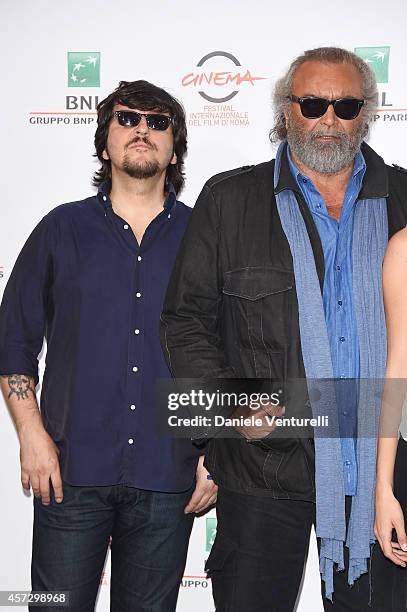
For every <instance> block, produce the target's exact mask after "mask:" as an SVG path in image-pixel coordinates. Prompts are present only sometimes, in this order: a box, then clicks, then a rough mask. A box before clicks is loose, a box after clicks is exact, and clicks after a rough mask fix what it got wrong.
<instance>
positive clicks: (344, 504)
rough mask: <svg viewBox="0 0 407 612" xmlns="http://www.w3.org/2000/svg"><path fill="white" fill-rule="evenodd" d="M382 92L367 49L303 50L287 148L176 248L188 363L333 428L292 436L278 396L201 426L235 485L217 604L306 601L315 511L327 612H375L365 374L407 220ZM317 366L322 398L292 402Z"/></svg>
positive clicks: (377, 365)
mask: <svg viewBox="0 0 407 612" xmlns="http://www.w3.org/2000/svg"><path fill="white" fill-rule="evenodd" d="M376 99H377V90H376V83H375V78H374V75H373V73H372V72H371V70H370V69H369V67H368V66H367V65H366V64H365V63H364V62H363V61H362V60H361V59H360V58H358V57H357V56H356V55H354V54H353V53H350V52H348V51H346V50H344V49H339V48H328V47H327V48H319V49H314V50H311V51H307V52H305V53H304V54H303V55H301V56H300V57H298V58H297V59H296V60H294V61H293V63H292V64H291V66H290V67H289V69H288V72H287V74H286V75H285V76H284V77H283V78H282V79H280V80H279V81H278V82H277V84H276V87H275V92H274V106H275V114H276V124H275V127H274V129H273V130H272V131H271V138H272V140H274V141H279V142H280V146H279V149H278V152H277V156H276V160H273V161H271V162H266V163H263V164H259V165H257V166H247V167H243V168H239V169H237V170H232V171H230V172H225V173H223V174H220V175H218V176H215V177H213V178H211V179H210V180H209V181H208V182H207V183H206V185H205V186H204V188H203V191H202V193H201V195H200V197H199V199H198V202H197V204H196V206H195V209H194V212H193V215H192V219H191V222H190V225H189V227H188V231H187V233H186V235H185V237H184V240H183V243H182V246H181V248H180V251H179V254H178V256H177V260H176V263H175V266H174V271H173V275H172V277H171V280H170V284H169V288H168V292H167V297H166V302H165V306H164V312H163V316H162V322H163V323H162V342H163V345H164V346H165V350H166V353H167V355H168V361H169V363H170V364H171V369H172V372H173V374H174V375H175V376H176V377H183V378H187V377H189V378H198V377H204V378H205V379H210V378H225V379H228V380H230V378H239V379H245V378H250V379H260V380H259V381H258V385H259V387H260V388H270V385H271V386H273V381H277V382H278V381H280V383H279V385H281V381H282V383H283V384H282V387H283V389H282V390H283V391H284V396H285V416H289V415H290V414H294V415H295V414H298V413H301V411H304V410H306V409H307V408H306V407H307V406H308V407H309V408H310V409H311V410H312V415H313V416H314V417H317V416H321V415H322V416H323V415H324V414H325V413H326V414H328V412H329V417H330V423H332V429H330V430H329V434H328V435H327V436H324V435H323V431H322V429H320V430H318V429H317V430H316V432H315V433H316V435H315V437H314V439H310V437H309V436H308V437H306V436H304V434H302V435H301V432H300V431H299V430H297V432H294V433H295V435H297V437H295V435H293V434H292V431H291V434H290V435H291V437H285V438H284V433H283V434H282V435H280V434H281V432H278V431H276V430H275V429H274V431H273V429H272V427H270V426H269V425H268V422H267V419H266V417H267V416H268V415H271V414H273V409H272V406H271V405H269V404H266V405H265V406H264V407H263V408H262V409H261V410H258V411H257V412H256V417H257V419H258V423H259V426H258V427H254V426H253V425H251V424H250V423H249V426H246V425H245V426H242V427H240V428H239V433H240V439H236V438H235V439H231V438H230V437H224V438H223V439H221V435H220V434H219V435H218V436H217V437H216V436H214V435H213V431H211V430H207V431H202V432H201V435H202V437H205V436H206V437H208V438H211V437H212V439H211V440H210V442H209V447H208V450H207V454H206V465H207V467H208V469H209V471H210V472H211V473H212V476H213V478H214V480H215V482H216V483H217V484H218V486H219V495H218V503H217V515H218V532H217V536H216V540H215V543H214V546H213V549H212V551H211V554H210V556H209V559H208V561H207V566H206V567H207V570H208V572H209V574H210V576H211V577H212V584H213V593H214V599H215V603H216V609H217V611H218V612H229V611H230V612H232V611H233V612H255V611H256V612H257V611H258V612H260V611H261V612H268V611H269V610H273V611H274V612H288V611H291V610H293V608H294V606H295V602H296V598H297V594H298V590H299V587H300V583H301V577H302V573H303V566H304V560H305V558H306V554H307V548H308V543H309V536H310V530H311V526H312V524H313V522H314V521H315V522H316V533H317V536H318V544H319V549H320V571H321V578H322V581H321V585H322V592H323V595H324V598H323V600H324V607H325V609H326V610H345V609H346V610H354V611H355V612H356V611H358V612H360V611H361V610H371V609H372V608H370V607H369V600H370V595H371V593H370V589H369V575H368V569H369V558H370V547H371V544H372V542H373V541H374V533H373V518H374V511H373V507H372V498H373V495H372V492H373V488H374V474H375V451H376V439H375V433H373V435H371V434H370V435H369V433H370V432H372V431H373V432H374V430H375V424H376V423H377V414H378V409H379V406H378V404H379V402H380V395H378V396H373V398H372V397H371V395H369V393H370V388H369V385H367V387H366V388H364V390H363V393H362V390H360V389H359V388H358V380H359V378H361V379H362V378H363V379H365V378H367V379H368V378H372V379H380V378H381V377H382V376H383V372H384V362H385V353H386V338H385V321H384V314H383V304H382V292H381V266H382V259H383V253H384V249H385V246H386V243H387V240H388V234H390V235H391V234H393V233H394V232H395V231H397V230H398V229H400V228H401V227H404V226H405V224H406V222H407V195H406V194H407V175H406V173H405V171H402V170H401V169H400V168H398V167H396V168H392V167H389V166H386V165H385V163H384V162H383V159H382V158H381V157H379V155H378V154H377V153H375V151H373V150H372V149H371V148H370V147H369V146H368V145H367V144H366V143H365V142H364V139H365V138H366V137H367V136H368V132H369V126H370V123H371V121H372V117H373V112H374V108H375V104H376ZM304 378H305V379H306V380H307V384H308V386H309V389H311V388H312V381H313V380H314V381H315V380H316V379H317V381H318V380H319V383H318V385H317V390H316V391H317V392H313V393H311V392H309V393H308V391H307V390H305V389H304V390H303V391H302V392H301V391H299V392H296V393H294V392H291V396H290V389H292V387H290V386H289V385H288V384H285V383H287V381H288V380H293V379H304ZM322 379H327V380H328V381H329V380H331V381H332V379H334V380H335V382H334V383H331V386H329V385H328V391H326V387H327V382H326V380H325V382H324V383H323V385H322V386H321V385H320V383H321V380H322ZM241 384H242V381H241V380H239V381H236V385H241ZM247 384H248V383H247ZM250 385H251V387H250V388H253V380H252V381H251V382H250ZM262 385H263V386H262ZM264 385H266V387H264ZM332 389H333V391H332ZM364 393H367V394H368V396H369V401H366V397H365V395H364ZM362 399H363V401H362ZM238 412H241V409H240V408H239V410H238ZM274 414H276V411H275V410H274ZM280 414H281V408H280ZM369 425H370V429H369ZM332 432H333V433H332ZM336 570H339V571H338V572H337V571H336ZM352 585H353V586H352ZM374 586H375V585H374V584H373V585H372V590H373V595H374Z"/></svg>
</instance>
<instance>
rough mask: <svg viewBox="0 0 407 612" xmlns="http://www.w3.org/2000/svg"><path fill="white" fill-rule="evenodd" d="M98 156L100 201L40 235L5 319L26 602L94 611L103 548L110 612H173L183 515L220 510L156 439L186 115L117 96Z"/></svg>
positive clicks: (0, 341) (143, 96)
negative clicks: (24, 518)
mask: <svg viewBox="0 0 407 612" xmlns="http://www.w3.org/2000/svg"><path fill="white" fill-rule="evenodd" d="M95 147H96V156H97V157H98V159H99V160H100V162H101V167H100V169H99V170H98V171H97V172H96V174H95V178H94V184H95V185H96V186H97V187H98V193H97V195H95V196H93V197H89V198H87V199H85V200H82V201H80V202H74V203H69V204H63V205H62V206H58V207H57V208H55V209H54V210H52V211H51V212H50V213H48V214H47V215H46V216H45V217H44V218H43V219H42V221H41V222H40V223H39V225H38V226H37V227H36V228H35V230H34V231H33V233H32V234H31V236H30V237H29V239H28V241H27V243H26V244H25V246H24V248H23V250H22V251H21V253H20V255H19V258H18V260H17V262H16V265H15V267H14V270H13V272H12V274H11V277H10V280H9V282H8V284H7V287H6V290H5V294H4V298H3V302H2V306H1V311H0V374H1V375H2V378H1V386H2V390H3V393H4V396H5V399H6V401H7V404H8V406H9V409H10V412H11V415H12V417H13V419H14V422H15V425H16V428H17V432H18V436H19V441H20V445H21V481H22V485H23V487H24V488H25V489H29V488H30V486H31V488H32V490H33V493H34V496H35V499H34V533H33V551H32V588H33V590H34V591H47V592H48V591H67V592H68V594H69V607H70V609H72V610H76V611H78V612H79V610H80V611H82V612H85V611H87V612H91V611H93V610H94V606H95V600H96V596H97V592H98V588H99V584H100V578H101V573H102V570H103V567H104V563H105V557H106V552H107V549H108V546H109V541H110V539H111V608H110V609H111V610H113V611H114V612H120V611H123V612H129V611H130V610H131V611H132V612H142V611H144V612H146V611H147V610H148V612H169V611H174V610H175V607H176V601H177V596H178V589H179V585H180V581H181V577H182V574H183V570H184V567H185V560H186V554H187V547H188V541H189V536H190V532H191V528H192V523H193V513H194V512H200V511H202V510H203V509H204V508H205V507H206V506H208V505H210V504H211V503H213V501H214V499H215V496H216V485H214V483H213V482H212V481H211V480H210V479H208V478H207V476H208V473H207V471H206V469H205V468H204V467H203V465H202V463H203V457H201V458H199V455H198V452H197V449H196V448H195V447H194V446H193V445H192V443H191V442H190V441H185V440H170V439H163V438H159V437H158V435H157V432H156V428H155V406H154V401H155V380H156V379H157V378H163V377H167V376H168V369H167V366H166V363H165V360H164V357H163V354H162V350H161V347H160V342H159V333H158V331H159V316H160V312H161V308H162V303H163V299H164V294H165V290H166V286H167V282H168V278H169V274H170V271H171V267H172V264H173V261H174V259H175V255H176V252H177V249H178V245H179V242H180V240H181V237H182V235H183V232H184V230H185V227H186V225H187V223H188V220H189V217H190V209H189V208H188V207H187V206H185V205H184V204H183V203H181V202H179V201H178V200H177V194H178V193H179V192H180V190H181V189H182V187H183V184H184V176H183V166H184V156H185V153H186V148H187V132H186V125H185V114H184V110H183V108H182V106H181V105H180V103H179V102H178V101H177V100H175V99H174V98H173V97H172V96H170V95H169V94H168V93H167V92H166V91H164V90H163V89H161V88H159V87H156V86H155V85H152V84H150V83H148V82H146V81H134V82H124V81H123V82H121V83H120V85H119V87H118V88H117V89H116V90H115V91H114V92H113V93H111V94H110V95H109V96H108V97H107V98H106V99H105V100H103V101H102V102H101V103H100V104H99V106H98V127H97V130H96V134H95ZM44 335H45V337H46V339H47V365H46V369H45V375H44V382H43V388H42V394H41V412H40V411H39V408H38V405H37V400H36V394H35V386H36V384H37V383H38V361H37V357H38V354H39V353H40V351H41V347H42V344H43V337H44ZM195 476H196V477H195ZM36 609H39V608H38V607H37V608H36ZM40 609H42V608H40ZM44 609H45V608H44ZM56 609H58V610H59V609H61V610H62V609H65V607H58V605H56Z"/></svg>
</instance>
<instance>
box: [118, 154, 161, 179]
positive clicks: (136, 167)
mask: <svg viewBox="0 0 407 612" xmlns="http://www.w3.org/2000/svg"><path fill="white" fill-rule="evenodd" d="M123 170H124V172H126V174H128V175H129V176H131V177H132V178H135V179H148V178H151V177H153V176H156V175H157V174H158V173H159V171H160V166H159V164H158V161H149V162H144V163H143V164H140V163H135V162H131V161H130V160H129V159H128V157H127V156H125V157H124V160H123Z"/></svg>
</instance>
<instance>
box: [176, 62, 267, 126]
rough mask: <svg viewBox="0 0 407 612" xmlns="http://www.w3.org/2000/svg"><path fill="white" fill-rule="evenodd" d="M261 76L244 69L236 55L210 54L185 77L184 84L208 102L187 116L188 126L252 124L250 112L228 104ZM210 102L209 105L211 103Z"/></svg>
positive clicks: (262, 78) (182, 81)
mask: <svg viewBox="0 0 407 612" xmlns="http://www.w3.org/2000/svg"><path fill="white" fill-rule="evenodd" d="M266 78H267V77H262V76H258V75H256V74H255V73H253V72H252V71H251V70H249V69H248V68H247V67H244V66H243V65H242V64H241V62H240V61H239V60H238V59H237V57H236V56H235V55H233V54H232V53H229V52H228V51H211V52H210V53H207V54H206V55H204V57H202V58H201V59H200V60H199V61H198V63H197V65H196V70H194V71H192V72H188V73H186V74H184V76H183V77H182V78H181V85H182V86H183V87H185V88H189V89H191V88H192V89H194V90H196V91H197V93H198V94H199V96H200V97H201V98H203V100H204V101H205V102H206V104H205V105H204V107H203V109H202V108H200V109H199V110H196V111H194V112H190V113H189V115H188V126H194V127H227V126H247V125H249V113H248V112H247V111H242V110H241V109H237V108H234V107H233V106H232V105H231V104H228V102H230V101H231V100H232V99H234V98H236V96H237V94H238V93H239V92H240V91H241V90H243V89H246V90H247V89H248V88H252V87H254V86H255V85H256V83H257V81H264V80H266ZM208 103H209V104H208Z"/></svg>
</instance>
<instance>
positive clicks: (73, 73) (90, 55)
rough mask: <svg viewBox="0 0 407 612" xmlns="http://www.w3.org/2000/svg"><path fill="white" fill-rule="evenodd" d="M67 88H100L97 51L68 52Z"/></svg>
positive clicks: (98, 53) (98, 55)
mask: <svg viewBox="0 0 407 612" xmlns="http://www.w3.org/2000/svg"><path fill="white" fill-rule="evenodd" d="M68 87H100V52H99V51H92V52H90V51H86V52H85V51H68Z"/></svg>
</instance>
